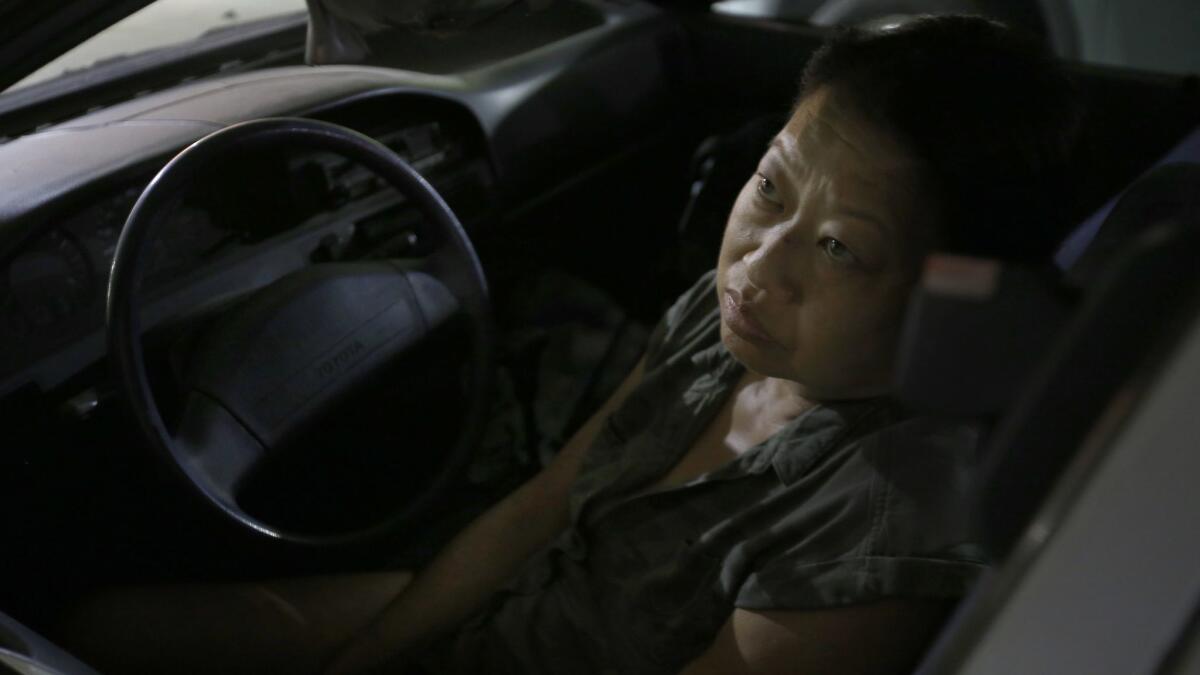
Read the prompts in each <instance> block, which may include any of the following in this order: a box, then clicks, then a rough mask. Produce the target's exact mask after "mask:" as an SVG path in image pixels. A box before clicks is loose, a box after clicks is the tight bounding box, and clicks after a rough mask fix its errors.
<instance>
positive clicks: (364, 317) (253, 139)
mask: <svg viewBox="0 0 1200 675" xmlns="http://www.w3.org/2000/svg"><path fill="white" fill-rule="evenodd" d="M280 148H289V149H291V148H302V149H307V150H314V151H324V152H331V153H336V154H339V155H342V156H344V157H346V158H348V159H350V160H352V161H355V162H357V163H359V164H360V165H362V166H363V167H365V168H367V169H369V170H371V171H373V172H374V173H375V174H376V175H377V176H378V177H379V178H381V179H383V180H384V181H386V182H387V183H388V184H390V185H391V186H392V187H394V188H395V189H396V190H398V191H399V192H400V194H401V195H403V196H404V197H405V198H407V200H408V203H409V204H411V205H415V206H416V207H417V208H418V209H419V210H420V212H421V214H422V215H423V216H424V220H425V222H426V223H427V224H428V225H429V226H430V227H431V229H432V230H433V231H432V232H431V233H430V234H431V235H433V237H432V238H433V250H432V251H431V252H430V254H429V255H427V256H425V257H423V258H420V259H415V260H408V259H406V260H385V261H370V262H354V263H325V264H317V265H311V266H308V267H304V268H301V269H299V270H297V271H294V272H291V273H290V274H287V275H286V276H283V277H282V278H280V279H277V280H275V281H274V282H272V283H270V284H268V285H267V286H265V287H263V288H261V289H259V290H257V291H255V292H253V293H252V294H251V295H249V297H248V298H246V299H244V301H242V302H240V303H239V304H238V305H237V306H236V308H235V309H233V310H231V311H230V312H229V313H228V314H227V315H225V316H222V317H220V318H219V319H218V320H217V321H216V324H215V325H214V326H212V327H211V328H210V329H209V331H208V333H207V334H206V339H205V340H203V341H202V343H201V346H200V347H199V348H198V349H197V350H196V352H195V353H194V355H193V357H192V363H191V366H192V367H191V368H190V369H189V370H190V371H191V372H194V373H197V375H196V377H194V378H191V379H192V380H193V381H191V382H189V383H188V384H187V392H186V394H185V396H184V398H183V403H182V407H181V412H180V414H179V415H178V422H177V423H174V424H171V425H170V428H168V425H167V424H166V423H165V422H164V416H163V413H162V410H161V408H160V406H159V405H158V403H157V402H156V400H155V396H154V394H153V392H152V391H151V385H150V379H149V378H148V375H147V368H146V355H145V351H144V347H143V344H142V330H141V320H140V311H139V308H140V303H141V288H140V286H141V280H142V277H143V274H144V272H145V268H146V259H147V253H148V251H149V249H150V246H149V242H150V241H151V235H152V233H154V232H155V231H156V229H157V228H158V227H159V226H160V225H161V224H162V223H163V222H164V221H166V220H167V219H168V216H169V215H170V213H171V212H172V211H173V208H174V206H175V205H177V204H178V203H179V200H180V199H181V198H182V195H183V194H184V193H185V191H186V188H187V187H188V186H189V185H190V184H191V183H192V182H193V181H194V179H195V178H196V177H197V175H198V174H199V172H200V171H201V170H202V169H211V168H212V166H213V165H214V164H215V163H217V162H219V161H221V160H224V159H227V158H228V157H229V156H230V155H231V153H232V151H234V150H235V149H236V150H237V151H239V152H240V151H243V150H246V149H251V150H266V149H280ZM455 316H465V318H466V322H465V323H466V324H467V325H468V330H469V333H470V348H469V349H470V354H469V366H470V368H469V372H470V375H469V377H468V384H467V386H468V392H467V397H468V401H467V406H466V408H467V409H466V413H465V417H464V419H463V423H462V427H461V429H462V431H461V432H460V434H459V436H458V438H457V439H456V440H455V442H454V444H453V446H452V447H451V448H450V450H449V451H448V452H447V453H446V454H445V456H444V457H443V458H442V461H441V462H440V465H438V466H437V467H436V468H435V469H433V470H432V474H433V475H431V476H430V478H429V479H428V481H426V483H425V484H426V485H427V487H426V488H425V489H424V490H423V491H421V492H420V494H416V495H413V496H412V497H411V498H409V499H407V500H406V501H404V502H403V503H399V504H397V505H396V507H395V508H394V509H390V510H389V512H388V513H387V514H386V515H385V516H384V517H382V518H381V519H376V520H375V521H374V522H371V523H365V524H362V526H361V527H360V526H358V525H357V524H356V525H354V526H351V527H348V528H346V529H345V530H343V531H339V532H329V533H321V534H313V533H306V532H298V531H294V528H292V529H289V528H282V527H278V526H275V525H272V524H270V523H266V522H262V521H261V520H260V519H259V518H257V517H255V516H253V515H251V514H249V513H247V512H246V510H245V509H244V508H243V507H242V506H240V505H239V501H238V497H239V494H240V490H241V488H242V487H243V485H244V483H245V479H246V477H247V476H248V475H250V474H251V473H252V472H253V471H254V470H255V469H256V468H258V467H259V466H260V465H261V464H262V463H263V461H264V460H265V459H267V458H269V457H276V456H278V455H280V454H281V453H286V452H288V449H289V447H295V445H296V443H295V440H296V437H297V435H299V434H303V432H304V431H305V430H306V429H308V428H309V426H310V425H311V424H312V423H313V422H314V421H315V420H317V419H319V418H320V416H321V415H322V414H323V413H327V412H328V411H329V410H330V408H331V407H332V406H333V404H334V403H336V402H337V401H339V400H342V399H343V398H344V397H345V396H347V395H349V394H351V393H352V392H353V391H355V390H362V389H363V387H364V385H365V383H366V382H367V381H368V379H369V376H370V375H371V374H372V373H376V372H378V371H379V370H380V369H381V368H383V367H384V366H386V365H388V364H390V363H393V362H394V361H395V359H397V358H398V357H399V356H401V355H402V354H404V353H405V352H408V351H410V350H411V349H413V348H414V347H415V346H417V345H418V344H419V343H420V342H421V341H422V339H423V338H424V337H425V336H427V335H429V334H430V332H431V331H432V330H433V329H434V328H436V327H438V326H439V325H441V324H443V323H444V322H446V321H447V320H449V319H450V318H451V317H455ZM107 338H108V353H109V358H110V359H111V361H112V362H113V363H114V365H115V368H116V372H117V376H118V377H119V379H120V386H121V389H122V390H123V393H124V395H125V397H126V398H127V400H128V403H129V404H130V407H131V409H132V411H133V414H134V416H135V417H136V418H137V421H138V424H139V426H140V428H141V430H142V432H143V433H144V435H145V436H146V437H147V438H148V439H149V441H150V443H151V445H152V446H154V447H155V448H156V449H157V450H158V451H160V454H162V455H163V456H164V457H166V458H167V460H168V463H169V465H170V466H172V467H173V468H174V469H177V470H178V471H177V472H176V473H177V474H178V475H180V476H181V477H182V478H183V479H184V480H185V483H186V484H187V485H189V486H190V487H191V488H193V489H194V490H196V491H198V492H199V493H200V494H201V495H202V496H203V497H204V498H205V499H206V500H207V501H208V502H210V503H211V504H213V505H215V506H216V507H218V508H219V509H220V511H221V512H222V513H224V514H225V515H226V516H228V517H230V518H232V519H233V520H234V521H236V522H237V523H239V524H241V525H244V526H246V527H248V528H251V529H252V530H255V531H257V532H259V533H262V534H265V535H267V536H269V537H273V538H277V539H281V540H286V541H290V542H294V543H302V544H310V545H318V546H336V545H344V544H358V543H363V542H366V541H373V540H375V539H376V538H377V537H382V536H388V535H391V534H394V533H396V532H398V531H399V530H401V529H402V528H404V527H405V526H406V525H411V524H412V523H413V522H415V521H416V520H417V519H419V518H420V517H422V516H423V515H425V514H427V513H428V510H429V508H430V507H431V506H434V505H435V504H436V502H437V500H438V499H439V497H440V496H441V495H442V494H443V493H444V492H445V491H446V489H447V488H448V487H449V486H450V485H451V484H452V483H453V481H454V480H455V479H456V478H457V476H458V474H459V473H461V471H462V469H463V468H464V466H465V464H466V462H467V460H468V459H469V456H470V453H471V450H472V449H473V448H474V446H475V445H476V444H477V442H478V440H479V437H480V435H481V434H482V429H483V427H484V424H483V422H484V421H485V420H484V417H485V415H486V413H487V410H488V408H489V402H490V399H489V391H490V386H489V385H490V381H491V372H492V365H493V364H492V360H493V355H492V323H491V312H490V305H489V301H488V287H487V281H486V279H485V277H484V274H483V268H482V267H481V265H480V263H479V258H478V257H477V256H476V254H475V250H474V248H473V247H472V245H471V242H470V240H469V239H468V238H467V234H466V232H465V231H464V230H463V227H462V225H461V224H460V223H459V222H458V219H457V218H456V217H455V216H454V213H453V212H452V211H451V210H450V207H448V206H447V205H446V202H445V201H443V200H442V198H441V196H439V195H438V193H437V191H436V190H435V189H434V188H433V186H431V185H430V184H429V183H428V182H427V181H426V180H425V179H424V178H422V177H421V175H420V174H418V173H417V172H416V171H414V170H413V169H412V167H410V166H409V165H408V163H407V162H405V161H404V160H403V159H402V158H400V157H399V156H397V155H396V154H395V153H394V152H392V151H391V150H390V149H388V148H387V147H386V146H384V145H382V144H381V143H378V142H377V141H375V140H373V139H371V138H369V137H367V136H364V135H362V134H359V133H357V132H355V131H352V130H350V129H347V128H345V127H341V126H338V125H335V124H330V123H326V122H320V121H315V120H308V119H292V118H278V119H263V120H257V121H252V122H245V123H241V124H236V125H233V126H230V127H227V128H225V129H222V130H220V131H217V132H215V133H213V134H211V135H209V136H207V137H205V138H203V139H201V140H199V141H197V142H195V143H194V144H193V145H191V146H190V147H188V148H187V149H185V150H183V151H182V152H181V153H179V154H178V155H177V156H176V157H175V158H174V159H172V160H171V161H170V162H169V163H168V164H167V165H166V166H165V167H164V168H163V169H162V170H161V171H160V172H159V173H158V175H157V176H156V177H155V178H154V180H153V181H151V182H150V184H149V185H148V186H147V187H146V189H145V191H144V192H143V193H142V195H141V197H140V198H139V199H138V201H137V203H136V204H135V206H134V208H133V210H132V212H131V213H130V214H129V218H128V220H127V221H126V223H125V228H124V230H123V231H122V233H121V236H120V239H119V240H118V242H117V247H116V254H115V257H114V258H113V264H112V274H111V276H110V278H109V285H108V304H107ZM398 451H399V450H398ZM300 498H303V495H300Z"/></svg>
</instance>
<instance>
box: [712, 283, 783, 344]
mask: <svg viewBox="0 0 1200 675" xmlns="http://www.w3.org/2000/svg"><path fill="white" fill-rule="evenodd" d="M721 320H722V321H724V322H725V325H726V326H729V330H731V331H733V333H734V335H737V336H738V337H740V338H742V339H743V340H747V341H749V342H753V343H756V344H760V345H763V346H774V345H776V344H778V343H776V342H775V340H774V339H773V338H772V337H771V335H770V334H769V333H767V329H765V328H763V326H762V324H760V323H759V322H758V320H757V319H755V318H754V316H753V315H752V314H751V313H750V312H749V310H748V309H747V308H746V307H745V306H744V305H743V304H742V303H741V302H740V297H739V296H738V295H737V291H734V290H732V289H728V288H727V289H725V292H724V293H723V294H722V295H721Z"/></svg>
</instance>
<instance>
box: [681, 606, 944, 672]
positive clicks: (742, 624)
mask: <svg viewBox="0 0 1200 675" xmlns="http://www.w3.org/2000/svg"><path fill="white" fill-rule="evenodd" d="M952 607H953V603H952V602H950V601H944V600H907V599H890V600H881V601H879V602H874V603H870V604H865V605H852V606H847V607H836V608H831V609H817V610H804V611H762V612H759V611H749V610H744V609H735V610H734V611H733V614H732V615H731V616H730V617H729V620H728V621H726V623H725V627H724V628H722V629H721V632H719V633H718V634H717V637H716V638H715V639H714V640H713V642H712V645H710V646H709V648H708V650H707V651H705V652H704V653H703V654H701V655H700V657H699V658H697V659H696V660H695V661H693V662H692V663H690V664H688V667H687V668H684V669H683V671H682V672H681V673H680V675H789V674H792V673H794V674H795V675H813V674H814V673H820V674H821V675H899V674H901V673H910V672H912V670H913V668H914V667H916V665H917V662H918V660H919V659H920V658H921V655H922V654H923V653H924V652H925V650H926V648H927V647H928V646H929V643H930V642H931V641H932V639H933V637H934V636H935V635H937V631H938V630H939V629H940V628H941V626H942V624H943V623H944V622H945V619H946V617H947V616H948V615H949V612H950V610H951V609H952Z"/></svg>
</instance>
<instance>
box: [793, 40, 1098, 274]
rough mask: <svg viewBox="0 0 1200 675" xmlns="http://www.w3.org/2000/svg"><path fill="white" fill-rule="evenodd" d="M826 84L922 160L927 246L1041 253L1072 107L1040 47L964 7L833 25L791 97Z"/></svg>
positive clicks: (1066, 192) (1060, 208) (1057, 209)
mask: <svg viewBox="0 0 1200 675" xmlns="http://www.w3.org/2000/svg"><path fill="white" fill-rule="evenodd" d="M826 85H828V86H831V87H832V88H833V89H834V90H835V91H837V92H839V93H840V94H843V95H846V96H847V97H848V98H849V100H850V102H851V104H852V105H853V106H854V107H855V109H856V110H858V111H859V112H860V113H862V114H863V115H864V116H866V117H867V119H869V120H871V121H872V122H874V123H876V124H879V125H880V126H881V128H883V129H884V130H886V131H889V132H891V133H895V134H897V135H898V136H899V138H900V140H901V142H902V143H904V144H905V145H907V146H908V148H909V150H910V151H911V152H913V153H914V154H915V155H916V158H917V159H918V160H919V161H921V163H922V164H923V165H924V167H925V169H926V173H927V175H928V177H929V178H930V179H931V180H932V182H933V185H934V186H935V189H936V190H937V192H938V193H939V194H938V196H939V197H940V204H939V206H940V207H941V214H942V216H943V217H942V218H941V219H940V226H941V229H940V230H939V232H938V235H939V239H940V242H939V244H940V245H939V246H938V248H940V249H942V250H947V251H953V252H958V253H963V254H967V255H977V256H984V257H992V258H1001V259H1006V260H1015V261H1021V262H1028V263H1043V262H1046V261H1048V260H1049V259H1050V257H1051V256H1052V255H1053V253H1054V250H1055V248H1056V246H1057V245H1058V243H1059V242H1060V241H1061V240H1062V239H1063V238H1064V236H1065V235H1066V233H1067V231H1068V229H1069V228H1070V227H1071V225H1072V223H1071V222H1070V218H1071V216H1072V214H1073V209H1072V203H1073V197H1072V190H1071V189H1070V186H1071V181H1070V180H1069V178H1070V176H1069V162H1070V159H1071V156H1072V153H1073V151H1074V146H1075V143H1076V139H1077V137H1078V132H1079V127H1080V120H1081V115H1082V108H1081V105H1080V103H1079V101H1078V96H1077V92H1076V89H1075V87H1074V86H1073V84H1072V83H1071V81H1070V80H1069V79H1068V78H1067V77H1066V75H1065V74H1064V73H1063V71H1062V70H1061V69H1060V68H1059V66H1058V65H1057V64H1056V63H1055V62H1054V60H1053V58H1052V57H1051V56H1050V55H1049V54H1048V53H1047V51H1046V50H1045V48H1044V47H1041V46H1040V45H1038V44H1037V43H1035V42H1033V41H1031V40H1027V39H1025V38H1023V37H1021V36H1018V35H1017V34H1015V33H1014V32H1013V31H1012V30H1011V29H1009V28H1007V27H1006V26H1004V25H1003V24H1000V23H997V22H994V21H990V20H987V19H983V18H980V17H970V16H928V17H920V18H917V19H914V20H912V21H910V22H908V23H905V24H902V25H900V26H899V27H895V28H890V29H882V30H866V29H861V28H850V29H843V30H842V31H841V32H839V33H838V34H837V35H835V36H834V37H833V38H832V39H831V40H829V41H828V42H826V43H825V44H824V45H823V46H822V47H821V48H820V49H818V50H817V52H816V53H815V54H814V55H813V57H812V59H811V60H810V61H809V63H808V66H807V67H806V68H805V71H804V78H803V83H802V87H801V99H803V97H804V96H805V95H806V94H808V93H810V92H813V91H815V90H816V89H818V88H820V87H822V86H826Z"/></svg>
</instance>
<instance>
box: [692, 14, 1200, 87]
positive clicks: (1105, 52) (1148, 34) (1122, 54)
mask: <svg viewBox="0 0 1200 675" xmlns="http://www.w3.org/2000/svg"><path fill="white" fill-rule="evenodd" d="M712 9H713V11H714V12H718V13H721V14H727V15H732V16H745V17H759V18H770V19H776V20H782V21H792V22H811V23H814V24H819V25H827V24H829V23H835V24H836V23H858V22H860V21H864V20H872V19H888V18H892V17H898V16H902V15H911V14H918V13H930V14H938V13H947V12H966V13H980V12H982V13H985V14H987V15H989V16H994V17H996V18H999V19H1002V20H1007V21H1009V22H1015V23H1017V24H1019V25H1021V24H1026V23H1030V21H1029V20H1028V17H1033V19H1032V22H1033V23H1037V24H1042V25H1041V26H1040V27H1039V26H1026V27H1027V28H1034V29H1035V30H1037V31H1038V32H1044V33H1046V34H1047V35H1048V38H1047V39H1049V40H1050V41H1051V43H1052V46H1053V48H1054V49H1055V50H1056V52H1057V53H1058V54H1060V55H1061V56H1063V57H1065V58H1068V59H1075V60H1079V61H1083V62H1085V63H1095V64H1102V65H1108V66H1120V67H1126V68H1133V69H1137V70H1148V71H1155V72H1162V73H1171V74H1187V73H1197V72H1200V49H1197V48H1196V45H1198V44H1200V2H1196V0H1154V1H1152V2H1129V1H1128V0H1021V2H1009V1H1008V0H1004V1H1003V2H989V1H987V0H720V1H719V2H715V3H713V5H712ZM1017 9H1019V10H1020V11H1015V10H1017ZM1039 16H1040V20H1038V19H1037V17H1039ZM1023 19H1024V20H1023ZM1064 24H1065V25H1064Z"/></svg>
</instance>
